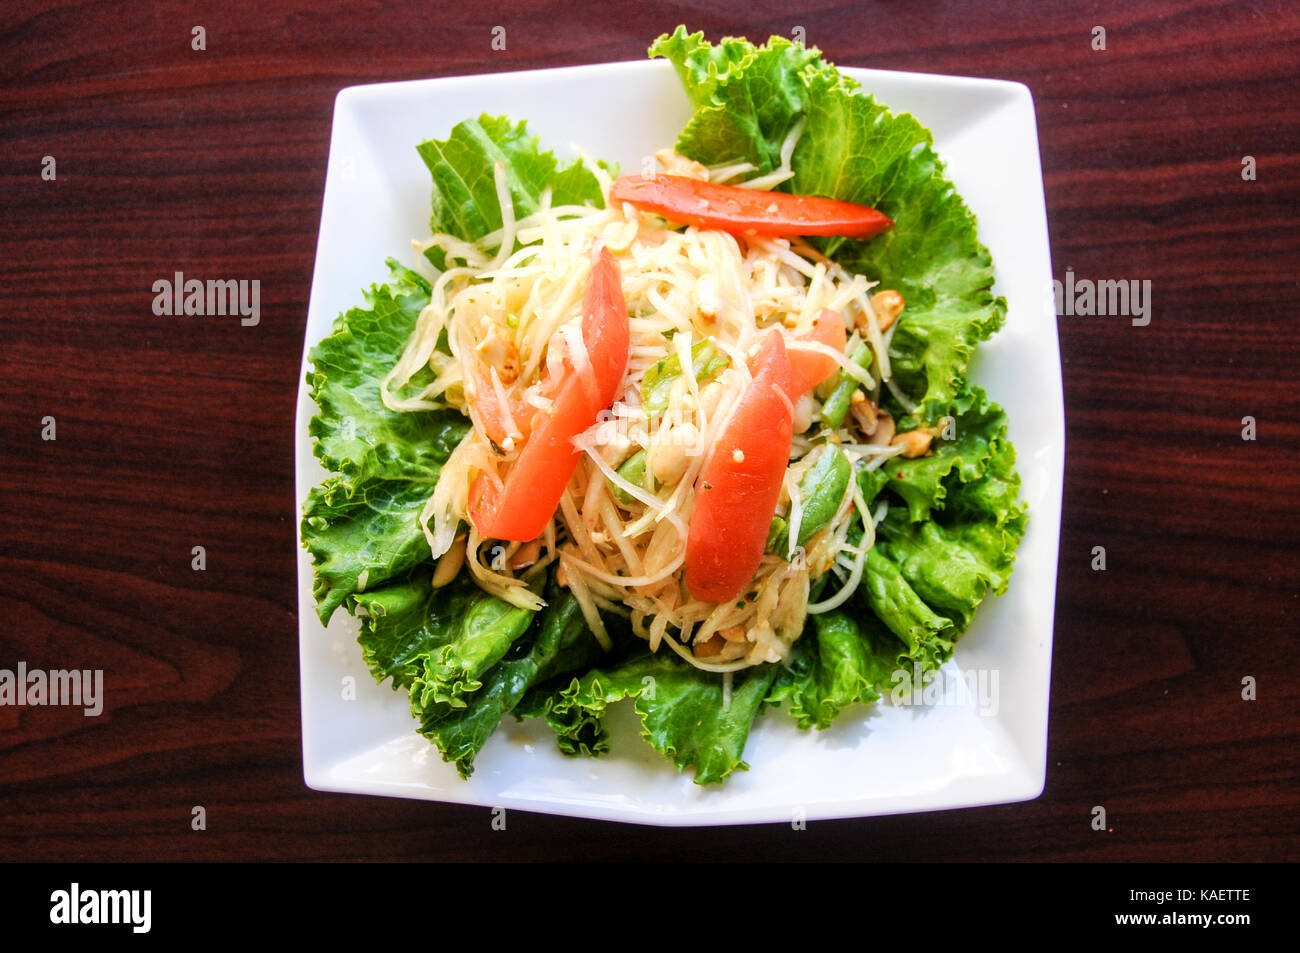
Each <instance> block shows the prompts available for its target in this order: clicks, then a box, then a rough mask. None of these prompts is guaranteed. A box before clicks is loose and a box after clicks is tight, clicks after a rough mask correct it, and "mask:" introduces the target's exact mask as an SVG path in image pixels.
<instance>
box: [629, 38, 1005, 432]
mask: <svg viewBox="0 0 1300 953" xmlns="http://www.w3.org/2000/svg"><path fill="white" fill-rule="evenodd" d="M650 55H651V56H665V57H667V58H668V59H669V60H671V61H672V63H673V66H674V67H675V68H676V70H677V72H678V75H679V76H680V77H681V78H682V81H683V84H684V85H685V87H686V90H687V94H688V96H689V97H690V99H691V102H692V105H694V106H695V113H694V115H692V117H691V120H690V121H689V122H688V123H687V125H686V127H685V128H684V129H683V130H682V133H681V135H680V136H679V138H678V140H677V151H678V152H681V153H682V154H683V155H686V156H688V157H690V158H692V159H695V160H697V161H699V162H702V163H704V164H705V165H714V164H718V163H722V162H730V161H735V160H737V159H744V160H747V161H749V162H752V163H754V165H755V166H757V168H758V172H759V173H760V174H761V173H764V172H768V171H771V169H772V168H774V167H775V166H776V165H777V164H778V162H779V157H780V148H781V145H782V143H783V142H784V141H785V139H786V137H787V136H788V135H789V134H790V132H791V131H792V130H793V129H794V127H795V125H796V124H797V123H799V122H803V123H804V128H803V131H802V133H801V135H800V137H799V141H798V144H797V145H796V147H795V150H794V153H793V156H792V158H791V169H792V171H793V172H794V177H793V178H792V179H789V180H788V181H786V182H784V183H782V184H781V185H780V186H778V188H780V189H783V190H785V191H789V192H794V193H796V194H800V195H820V196H826V197H829V198H835V199H841V200H844V201H849V202H857V203H860V204H863V205H870V206H872V207H874V208H877V209H879V210H880V211H882V212H884V213H885V214H886V215H888V216H889V217H890V218H892V219H893V220H894V221H895V223H896V225H895V227H894V228H892V229H890V230H889V231H887V232H885V233H884V234H883V235H880V236H878V237H876V238H873V239H870V240H867V241H846V240H844V239H841V238H830V239H825V240H821V241H820V244H821V246H822V248H823V250H824V251H825V252H826V253H827V254H828V255H830V256H831V257H833V258H834V259H835V260H836V261H838V262H839V263H840V264H842V265H844V266H845V267H846V268H848V269H850V270H851V271H856V272H859V273H862V274H865V275H867V276H868V277H869V278H872V279H873V280H876V281H879V282H880V283H881V284H882V286H883V287H886V288H894V289H897V290H898V291H899V292H901V293H902V295H903V298H904V300H905V301H906V302H907V306H906V310H904V312H903V318H902V319H901V320H900V322H899V326H898V330H897V331H896V332H895V334H894V338H893V342H892V344H891V348H890V359H891V362H893V363H894V367H895V374H896V376H897V380H898V382H899V384H900V386H902V387H903V388H904V389H905V390H906V391H908V392H910V393H911V394H912V395H913V396H914V397H916V398H917V400H918V402H919V404H920V412H921V414H922V415H923V416H924V417H925V418H926V419H930V420H934V419H937V418H939V417H941V416H942V415H944V414H946V413H949V412H950V410H951V407H952V406H953V403H954V401H955V400H956V398H957V395H958V392H959V390H960V388H961V384H962V382H963V381H964V379H965V374H966V369H967V366H968V364H969V362H970V357H971V353H972V351H973V350H974V347H975V345H976V344H977V343H978V342H979V341H981V340H984V339H985V338H987V337H988V336H989V335H991V334H992V333H993V332H994V331H996V330H997V329H998V328H999V327H1000V326H1001V325H1002V322H1003V320H1004V319H1005V315H1006V303H1005V301H1003V300H1002V299H1001V298H995V297H994V296H993V293H992V287H993V268H992V261H991V258H990V256H989V253H988V250H987V249H986V248H985V247H984V246H983V245H982V244H981V243H980V242H979V239H978V237H977V236H976V232H975V217H974V215H973V214H971V212H970V210H969V209H968V208H967V207H966V205H965V204H964V203H963V202H962V200H961V197H960V196H958V195H957V193H956V190H955V189H954V188H953V186H952V183H951V182H949V181H948V180H947V179H946V178H945V176H944V168H943V163H942V162H941V161H940V160H939V158H938V156H937V155H936V154H935V152H934V148H933V139H932V136H931V134H930V132H929V130H927V129H926V128H925V127H924V126H922V125H921V124H920V123H919V122H917V120H916V119H915V118H914V117H913V116H911V115H909V114H901V115H900V114H895V113H893V112H891V111H890V110H888V109H886V108H885V107H884V106H882V105H880V104H879V103H877V102H876V101H875V100H874V99H873V98H872V97H871V96H867V95H863V94H861V92H860V91H859V90H858V89H857V87H858V84H857V83H856V82H854V81H853V80H850V79H848V78H846V77H845V76H843V75H842V74H841V73H839V71H837V70H836V69H835V68H834V67H833V66H831V65H830V64H828V63H826V62H825V60H823V59H822V58H821V54H820V52H819V51H817V50H815V49H805V48H804V47H802V46H801V45H799V44H795V43H791V42H790V41H788V40H786V39H784V38H782V37H772V38H771V40H769V41H768V43H767V44H765V45H763V46H761V47H755V46H754V45H753V44H751V43H749V41H747V40H738V39H731V38H728V39H725V40H723V41H722V42H721V43H720V44H719V45H718V46H717V47H712V46H710V44H708V43H707V42H706V41H705V40H704V39H703V35H702V34H691V35H688V34H686V32H685V29H684V28H680V27H679V28H678V30H677V32H676V33H674V34H672V35H671V36H667V35H666V36H663V37H660V38H659V39H658V40H657V41H655V43H654V44H653V45H652V46H651V47H650Z"/></svg>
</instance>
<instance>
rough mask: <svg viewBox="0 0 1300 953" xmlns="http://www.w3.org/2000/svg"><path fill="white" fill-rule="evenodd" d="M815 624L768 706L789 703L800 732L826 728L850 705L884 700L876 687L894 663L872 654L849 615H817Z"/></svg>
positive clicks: (799, 645) (799, 643)
mask: <svg viewBox="0 0 1300 953" xmlns="http://www.w3.org/2000/svg"><path fill="white" fill-rule="evenodd" d="M811 622H812V624H811V625H810V626H809V627H808V629H807V630H805V632H804V634H803V635H802V636H801V637H800V639H799V641H797V642H795V644H794V652H793V656H792V658H791V661H790V664H789V665H788V666H786V667H783V668H782V669H781V671H780V672H779V673H778V674H777V676H776V680H775V681H774V682H773V684H772V688H771V691H769V692H768V695H767V698H766V699H765V703H766V704H769V705H780V704H782V703H783V702H788V703H789V705H790V715H791V717H793V718H794V719H795V720H796V721H798V722H799V727H800V728H803V729H808V728H811V727H816V728H818V729H825V728H829V727H830V725H831V723H832V722H833V721H834V720H835V718H836V716H837V715H838V714H839V713H840V712H841V711H842V710H844V709H845V708H847V707H848V706H849V705H852V704H854V703H856V702H864V703H869V702H874V701H876V700H877V699H879V698H880V693H879V692H878V691H877V690H876V686H877V685H878V684H880V683H881V682H882V681H883V680H884V679H886V678H888V674H889V671H892V670H893V668H894V667H895V664H894V661H893V660H892V659H885V658H882V657H881V656H880V655H877V654H874V653H873V652H872V647H871V645H870V644H869V643H868V642H867V641H866V640H865V639H864V638H863V637H862V633H861V630H860V628H859V624H858V622H857V621H856V620H855V619H853V618H852V617H851V616H849V615H848V614H846V613H844V612H828V613H824V614H822V615H815V616H813V617H812V619H811ZM885 669H888V671H886V670H885Z"/></svg>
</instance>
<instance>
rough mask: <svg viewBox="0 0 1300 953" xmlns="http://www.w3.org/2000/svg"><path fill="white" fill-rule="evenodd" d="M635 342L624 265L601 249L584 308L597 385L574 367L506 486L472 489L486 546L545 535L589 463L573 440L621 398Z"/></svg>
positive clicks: (473, 514) (556, 388)
mask: <svg viewBox="0 0 1300 953" xmlns="http://www.w3.org/2000/svg"><path fill="white" fill-rule="evenodd" d="M630 339H631V331H630V329H629V327H628V315H627V299H626V298H624V297H623V288H622V285H621V282H620V278H619V272H618V265H617V264H616V263H615V261H614V256H612V255H611V254H610V253H609V251H608V250H606V249H601V252H600V257H599V258H598V259H597V260H596V262H595V263H594V264H593V265H592V268H591V276H590V277H589V278H588V279H587V288H586V292H585V295H584V297H583V306H582V341H583V344H585V345H586V348H587V357H588V359H589V360H590V362H591V378H590V379H586V380H579V379H577V375H576V374H575V373H574V372H573V369H572V367H571V366H570V368H569V375H568V376H567V377H566V378H565V379H564V380H563V381H550V382H548V386H546V387H545V388H544V390H546V392H547V393H551V394H553V395H554V398H553V403H552V404H551V406H550V408H549V409H548V410H547V411H545V412H542V413H539V414H537V415H536V418H535V421H534V425H533V432H532V434H530V435H529V437H528V439H527V441H526V442H525V443H524V447H523V449H522V450H521V451H520V453H519V457H518V459H517V460H515V462H514V465H513V466H511V468H510V472H509V473H507V474H506V477H505V482H504V484H503V485H501V484H498V483H496V482H495V481H493V480H492V479H490V478H489V477H488V476H487V475H485V474H480V475H479V477H478V479H476V480H475V481H474V483H473V485H472V486H471V487H470V492H469V518H470V520H472V521H473V523H474V527H475V529H477V530H478V532H479V535H480V536H482V537H483V538H484V539H505V540H519V541H527V540H530V539H536V538H537V537H538V536H540V535H541V534H542V531H543V530H544V529H545V528H546V523H547V521H548V520H550V518H551V516H552V514H553V513H554V512H555V508H556V507H557V506H559V505H560V497H561V496H563V495H564V488H565V487H566V486H567V485H568V483H569V480H570V479H571V478H572V477H573V472H574V471H575V470H576V469H577V468H578V462H579V460H580V459H581V456H582V455H581V453H580V452H579V451H578V450H575V449H574V447H573V443H572V440H573V438H574V437H576V436H577V435H578V434H580V433H582V432H583V431H584V430H586V429H587V428H588V427H590V426H591V425H592V424H594V423H595V422H596V419H597V417H598V415H599V414H600V412H601V411H602V410H604V409H606V408H607V407H609V405H610V404H612V403H613V402H614V400H615V398H617V397H618V395H619V390H620V389H621V387H622V385H623V376H624V374H626V373H627V360H628V347H629V341H630ZM566 364H567V362H566Z"/></svg>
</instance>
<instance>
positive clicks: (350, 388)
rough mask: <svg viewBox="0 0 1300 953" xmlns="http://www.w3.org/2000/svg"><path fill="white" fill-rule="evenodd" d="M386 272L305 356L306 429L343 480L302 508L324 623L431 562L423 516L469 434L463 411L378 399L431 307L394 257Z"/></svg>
mask: <svg viewBox="0 0 1300 953" xmlns="http://www.w3.org/2000/svg"><path fill="white" fill-rule="evenodd" d="M388 265H389V268H390V269H391V271H392V278H391V279H390V280H389V282H388V283H387V284H383V285H375V286H374V287H372V288H371V289H370V290H369V291H368V292H366V306H365V307H360V308H352V309H351V310H349V311H346V312H344V313H343V314H342V315H340V316H339V317H338V319H337V320H336V321H335V322H334V330H333V333H331V334H330V336H329V337H327V338H325V339H324V340H323V341H321V342H320V343H319V344H318V345H316V347H314V348H312V350H311V353H310V355H309V360H310V361H311V364H312V370H310V371H309V372H308V374H307V383H308V385H309V386H310V388H311V396H312V399H313V400H315V401H316V404H317V406H318V407H319V408H320V410H319V412H318V413H317V414H316V415H315V416H314V417H312V419H311V422H310V424H309V431H310V433H311V435H312V436H313V437H314V438H315V442H314V450H315V453H316V456H317V457H318V458H319V459H320V461H321V462H322V463H323V464H324V465H325V466H327V467H329V468H330V469H331V470H334V471H336V472H337V473H339V474H341V475H340V476H336V477H331V478H330V479H328V480H326V481H325V482H324V483H322V484H321V485H320V486H317V487H315V488H314V489H313V490H312V491H311V493H310V494H309V495H308V498H307V502H306V503H305V504H304V506H303V521H302V526H301V531H302V538H303V543H304V545H305V546H306V547H307V550H308V552H310V553H311V555H312V558H313V560H314V561H315V563H316V579H315V583H314V587H313V590H314V593H315V595H316V602H317V614H318V615H319V616H320V618H321V622H322V623H328V622H329V619H330V617H331V615H333V613H334V610H335V609H336V608H338V606H339V605H341V604H342V603H343V601H344V600H345V599H346V598H347V597H348V596H349V595H351V594H352V593H354V592H356V591H357V589H358V588H368V587H375V586H377V585H378V584H380V583H383V582H384V581H386V580H389V579H393V578H396V577H397V576H400V575H402V574H403V573H405V572H406V571H407V570H409V569H410V568H411V567H412V566H414V565H416V564H417V563H419V562H422V561H424V560H426V559H428V558H429V555H430V553H429V545H428V543H427V541H426V540H425V537H424V533H423V531H422V530H421V529H420V526H419V521H418V518H419V515H420V511H421V509H423V507H424V503H425V502H426V501H427V500H428V499H429V496H430V495H431V494H432V493H433V488H434V486H435V485H436V483H437V480H438V474H439V472H440V471H441V468H442V464H443V463H444V462H445V461H446V459H447V457H448V456H449V455H450V454H451V452H452V450H453V449H455V447H456V445H457V444H458V443H459V442H460V441H461V439H462V438H463V437H464V435H465V434H466V433H467V432H468V429H469V423H468V421H467V420H466V419H465V417H464V416H463V415H462V414H461V413H460V412H459V411H454V410H440V411H415V412H412V413H398V412H396V411H392V410H389V409H388V408H387V407H385V406H384V403H383V401H382V399H381V398H380V396H379V381H380V379H381V378H382V377H383V375H384V374H385V373H386V372H387V370H388V369H389V368H390V367H392V366H393V364H394V363H396V361H397V359H398V357H399V356H400V355H401V353H402V349H403V348H404V347H405V344H406V340H407V338H408V337H409V336H410V334H411V332H412V331H413V330H414V328H415V322H416V318H417V317H418V316H419V313H420V310H421V309H422V308H423V307H424V306H425V305H426V304H428V302H429V286H428V283H427V282H426V281H425V280H424V279H423V278H422V277H421V276H420V275H418V274H416V273H415V272H413V271H411V270H410V269H408V268H403V267H402V266H401V265H399V264H398V263H397V262H395V261H393V260H391V259H390V260H389V262H388ZM427 373H428V372H427V371H421V372H420V374H418V375H417V376H416V379H415V381H414V383H416V384H417V385H418V384H420V383H421V382H422V381H423V380H425V379H426V378H427ZM363 577H364V579H365V585H364V586H359V583H360V581H361V579H362V578H363Z"/></svg>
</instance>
